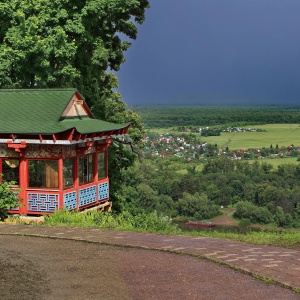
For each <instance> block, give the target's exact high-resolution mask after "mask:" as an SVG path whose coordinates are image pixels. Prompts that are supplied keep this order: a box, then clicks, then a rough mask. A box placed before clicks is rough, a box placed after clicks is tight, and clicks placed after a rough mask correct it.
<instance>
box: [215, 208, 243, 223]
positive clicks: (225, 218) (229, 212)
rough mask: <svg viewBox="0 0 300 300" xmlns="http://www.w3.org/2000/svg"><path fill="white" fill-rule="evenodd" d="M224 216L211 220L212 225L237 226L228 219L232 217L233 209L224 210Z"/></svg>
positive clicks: (233, 221)
mask: <svg viewBox="0 0 300 300" xmlns="http://www.w3.org/2000/svg"><path fill="white" fill-rule="evenodd" d="M226 211H227V212H226V214H224V215H222V216H220V217H218V218H216V219H214V220H213V223H215V224H217V225H231V226H234V225H238V223H237V222H236V221H235V220H232V219H230V218H229V217H230V216H232V215H233V213H234V211H235V210H234V208H227V209H226Z"/></svg>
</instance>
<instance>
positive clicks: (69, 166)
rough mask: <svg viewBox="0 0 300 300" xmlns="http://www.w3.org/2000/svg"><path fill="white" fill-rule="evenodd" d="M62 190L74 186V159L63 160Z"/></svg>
mask: <svg viewBox="0 0 300 300" xmlns="http://www.w3.org/2000/svg"><path fill="white" fill-rule="evenodd" d="M63 170H64V172H63V173H64V174H63V176H64V177H63V178H64V188H67V187H70V186H73V185H74V159H73V158H68V159H64V167H63Z"/></svg>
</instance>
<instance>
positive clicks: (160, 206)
mask: <svg viewBox="0 0 300 300" xmlns="http://www.w3.org/2000/svg"><path fill="white" fill-rule="evenodd" d="M182 169H186V164H184V163H183V162H180V161H179V160H176V159H175V158H168V159H164V160H161V159H152V160H150V159H149V160H143V161H142V162H138V163H137V164H136V165H135V166H134V167H131V168H129V169H128V170H127V173H126V180H125V181H124V182H123V186H122V189H121V194H120V195H119V201H118V205H119V209H121V210H122V211H123V210H127V211H130V212H131V213H133V214H137V213H140V212H141V211H146V212H153V211H157V212H158V213H159V214H163V215H168V216H171V217H177V216H186V217H187V218H191V219H197V220H201V219H210V218H212V217H214V216H217V215H218V214H219V213H220V211H219V208H220V207H221V206H224V207H228V206H236V208H237V210H236V214H235V215H236V217H238V218H240V219H241V220H242V222H244V223H261V224H269V223H272V224H275V225H277V226H287V227H292V226H294V227H299V226H300V223H299V220H300V164H299V165H295V164H293V165H292V164H286V165H280V166H278V168H273V166H272V165H270V164H268V163H261V164H260V163H259V162H258V161H255V162H254V163H249V162H248V161H233V160H230V159H226V158H218V159H212V160H209V161H208V162H207V163H206V164H204V167H203V169H202V171H197V165H193V164H190V165H188V170H187V172H185V173H186V174H183V172H181V170H182Z"/></svg>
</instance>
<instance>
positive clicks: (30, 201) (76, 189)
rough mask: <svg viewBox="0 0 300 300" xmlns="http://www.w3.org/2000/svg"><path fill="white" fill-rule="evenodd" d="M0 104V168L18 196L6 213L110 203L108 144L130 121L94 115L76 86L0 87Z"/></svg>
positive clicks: (39, 211) (35, 213)
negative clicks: (46, 87)
mask: <svg viewBox="0 0 300 300" xmlns="http://www.w3.org/2000/svg"><path fill="white" fill-rule="evenodd" d="M0 107H1V109H0V173H1V174H2V175H3V176H2V178H3V180H7V181H13V182H14V186H13V187H14V188H15V189H16V191H17V190H18V191H19V192H18V193H19V197H20V206H19V207H16V208H14V209H13V210H10V213H15V214H27V215H41V214H50V213H52V212H54V211H55V210H62V209H67V210H83V209H87V208H91V207H101V208H102V209H103V208H105V209H109V208H110V207H111V202H110V201H109V178H108V168H107V161H108V152H107V149H108V147H109V145H110V143H111V141H112V139H113V138H115V137H120V136H122V135H124V134H126V133H127V131H128V128H129V124H114V123H109V122H105V121H102V120H99V119H95V117H94V116H93V114H92V113H91V111H90V109H89V107H88V106H87V104H86V103H85V101H84V100H83V98H82V97H81V95H80V94H79V92H78V91H77V90H76V89H26V90H21V89H20V90H0ZM1 180H2V179H1Z"/></svg>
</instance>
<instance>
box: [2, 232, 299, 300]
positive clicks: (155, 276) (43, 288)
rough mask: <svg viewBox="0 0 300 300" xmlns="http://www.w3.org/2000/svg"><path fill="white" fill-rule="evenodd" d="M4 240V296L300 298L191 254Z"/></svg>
mask: <svg viewBox="0 0 300 300" xmlns="http://www.w3.org/2000/svg"><path fill="white" fill-rule="evenodd" d="M0 245H1V246H0V247H1V251H0V269H1V272H0V288H1V296H0V298H1V299H7V300H10V299H16V300H17V299H18V300H27V299H30V300H34V299H47V300H48V299H49V300H52V299H55V300H56V299H60V300H64V299H74V300H76V299H80V300H88V299H93V300H95V299H96V300H97V299H103V300H111V299H118V300H123V299H124V300H127V299H133V300H135V299H136V300H140V299H143V300H148V299H157V300H160V299H161V300H168V299H172V300H173V299H174V300H176V299H180V300H183V299H184V300H189V299H197V300H198V299H199V300H202V299H205V300H207V299H209V300H227V299H228V300H229V299H230V300H235V299H236V300H243V299H245V300H248V299H249V300H250V299H251V300H252V299H260V300H269V299H270V300H276V299H278V300H285V299H286V300H294V299H300V295H299V294H298V295H297V294H294V293H293V292H292V291H290V290H288V289H284V288H281V287H278V286H275V285H267V284H265V283H264V282H262V281H259V280H256V279H253V278H252V277H251V276H248V275H245V274H242V273H240V272H236V271H235V270H233V269H230V268H227V267H225V266H222V265H218V264H215V263H212V262H209V261H206V260H201V259H197V258H193V257H190V256H184V255H177V254H171V253H164V252H160V251H153V250H143V249H134V248H124V247H113V246H105V245H101V244H93V243H87V242H83V241H75V240H58V239H51V238H41V237H29V236H11V235H7V236H0Z"/></svg>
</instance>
